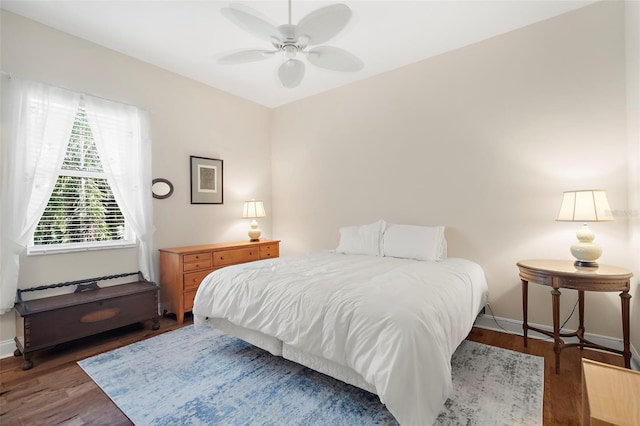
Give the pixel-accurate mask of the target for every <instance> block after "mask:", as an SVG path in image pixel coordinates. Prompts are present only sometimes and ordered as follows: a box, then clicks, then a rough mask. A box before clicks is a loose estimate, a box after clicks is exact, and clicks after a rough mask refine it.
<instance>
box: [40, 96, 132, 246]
mask: <svg viewBox="0 0 640 426" xmlns="http://www.w3.org/2000/svg"><path fill="white" fill-rule="evenodd" d="M125 239H126V232H125V220H124V216H123V215H122V212H121V211H120V208H119V207H118V204H117V203H116V200H115V198H114V196H113V193H112V191H111V188H110V187H109V184H108V182H107V180H106V178H105V176H104V172H103V168H102V163H101V161H100V157H99V155H98V151H97V149H96V146H95V143H94V140H93V136H92V133H91V129H90V127H89V122H88V121H87V116H86V111H85V110H84V108H83V107H80V108H79V110H78V113H77V114H76V118H75V122H74V125H73V130H72V132H71V137H70V139H69V145H68V147H67V152H66V156H65V159H64V161H63V164H62V169H61V171H60V174H59V176H58V180H57V181H56V185H55V188H54V190H53V193H52V194H51V198H50V199H49V203H48V204H47V207H46V208H45V211H44V214H43V215H42V218H41V219H40V222H39V223H38V225H37V227H36V231H35V233H34V238H33V241H34V246H43V245H53V244H57V245H59V244H74V243H96V242H106V241H118V240H125Z"/></svg>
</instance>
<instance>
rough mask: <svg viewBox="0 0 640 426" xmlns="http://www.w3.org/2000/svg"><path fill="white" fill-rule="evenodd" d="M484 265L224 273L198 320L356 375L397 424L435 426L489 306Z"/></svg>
mask: <svg viewBox="0 0 640 426" xmlns="http://www.w3.org/2000/svg"><path fill="white" fill-rule="evenodd" d="M486 296H487V285H486V281H485V277H484V273H483V271H482V269H481V268H480V266H478V265H477V264H475V263H473V262H470V261H468V260H464V259H458V258H449V259H446V260H444V261H442V262H423V261H415V260H408V259H396V258H390V257H374V256H359V255H344V254H336V253H333V252H321V253H314V254H309V255H300V256H291V257H283V258H279V259H271V260H265V261H261V262H252V263H246V264H243V265H237V266H231V267H226V268H223V269H220V270H217V271H215V272H213V273H211V274H210V275H209V276H208V277H207V278H206V279H205V280H204V281H203V282H202V284H201V285H200V287H199V289H198V293H197V294H196V298H195V302H194V307H193V313H194V314H195V315H201V316H206V317H212V318H224V319H226V320H228V321H230V322H232V323H234V324H236V325H239V326H242V327H246V328H249V329H253V330H257V331H260V332H262V333H265V334H267V335H270V336H273V337H276V338H278V339H280V340H281V341H283V342H284V343H287V344H289V345H292V346H294V347H296V348H298V349H300V350H303V351H306V352H308V353H310V354H313V355H317V356H321V357H324V358H327V359H329V360H332V361H334V362H337V363H338V364H341V365H344V366H347V367H350V368H352V369H353V370H355V371H357V372H358V373H360V375H362V377H363V378H364V379H365V380H366V381H367V382H368V383H370V384H371V385H373V386H374V387H375V389H376V391H377V394H378V396H379V397H380V400H381V401H382V402H383V403H384V404H385V405H386V406H387V408H388V409H389V411H390V412H391V414H393V415H394V416H395V417H396V419H397V420H398V422H400V424H403V425H430V424H432V423H433V422H434V420H435V419H436V417H437V415H438V413H439V412H440V411H441V409H442V405H443V403H444V402H445V400H446V398H447V396H448V395H449V393H450V392H451V389H452V382H451V362H450V360H451V356H452V354H453V352H454V351H455V349H456V348H457V346H458V345H459V344H460V343H461V342H462V340H464V338H465V337H466V336H467V334H468V333H469V331H470V330H471V327H472V325H473V321H474V319H475V317H476V315H477V313H478V311H479V310H480V309H481V307H482V306H484V304H485V303H486Z"/></svg>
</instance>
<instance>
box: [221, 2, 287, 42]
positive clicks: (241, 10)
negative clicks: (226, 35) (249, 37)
mask: <svg viewBox="0 0 640 426" xmlns="http://www.w3.org/2000/svg"><path fill="white" fill-rule="evenodd" d="M220 12H221V13H222V14H223V15H224V16H225V17H226V18H227V19H229V20H230V21H231V22H233V23H234V24H236V25H237V26H239V27H240V28H242V29H243V30H245V31H248V32H250V33H251V34H253V35H255V36H256V37H259V38H261V39H263V40H267V41H268V42H270V43H273V42H274V41H280V33H279V32H278V30H277V29H276V26H275V25H274V24H272V23H271V22H269V20H268V19H267V18H266V17H263V16H261V15H260V14H259V13H258V12H257V11H255V10H253V9H251V8H248V7H246V6H243V5H241V4H237V3H234V4H231V5H229V7H223V8H222V9H221V10H220Z"/></svg>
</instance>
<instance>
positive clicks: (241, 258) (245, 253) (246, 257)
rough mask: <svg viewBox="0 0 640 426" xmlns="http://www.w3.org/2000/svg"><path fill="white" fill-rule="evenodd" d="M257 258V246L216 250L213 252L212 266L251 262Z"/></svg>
mask: <svg viewBox="0 0 640 426" xmlns="http://www.w3.org/2000/svg"><path fill="white" fill-rule="evenodd" d="M258 259H260V251H259V248H258V247H252V248H243V249H236V250H224V251H216V252H214V253H213V266H215V267H219V266H226V265H235V264H236V263H244V262H251V261H252V260H258Z"/></svg>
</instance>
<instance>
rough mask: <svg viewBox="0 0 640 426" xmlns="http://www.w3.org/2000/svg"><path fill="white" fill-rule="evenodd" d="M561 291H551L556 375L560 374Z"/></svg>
mask: <svg viewBox="0 0 640 426" xmlns="http://www.w3.org/2000/svg"><path fill="white" fill-rule="evenodd" d="M560 294H561V293H560V290H558V289H557V288H554V289H553V290H551V296H552V302H553V352H555V355H556V374H559V373H560Z"/></svg>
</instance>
